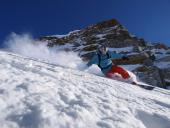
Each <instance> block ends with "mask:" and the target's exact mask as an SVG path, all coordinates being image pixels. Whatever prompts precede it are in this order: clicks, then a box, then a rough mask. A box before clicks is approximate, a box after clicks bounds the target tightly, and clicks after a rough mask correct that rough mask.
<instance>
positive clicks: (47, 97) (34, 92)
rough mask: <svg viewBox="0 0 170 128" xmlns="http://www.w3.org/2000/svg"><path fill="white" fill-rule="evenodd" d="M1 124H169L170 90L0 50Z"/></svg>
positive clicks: (67, 127) (160, 127)
mask: <svg viewBox="0 0 170 128" xmlns="http://www.w3.org/2000/svg"><path fill="white" fill-rule="evenodd" d="M0 75H1V77H0V83H1V84H0V124H1V128H103V127H104V128H114V127H115V128H169V127H170V101H169V99H170V92H169V91H167V90H166V91H165V90H163V89H162V90H161V89H157V90H153V91H147V90H143V89H141V88H138V87H136V86H133V85H130V84H125V83H122V82H118V81H115V80H110V79H107V78H103V77H99V76H95V75H93V74H89V73H86V72H82V71H77V70H73V69H68V68H67V69H66V68H64V67H59V66H55V65H52V64H47V63H42V62H38V61H35V60H31V59H28V58H24V57H22V56H18V55H14V54H11V53H8V52H2V51H0Z"/></svg>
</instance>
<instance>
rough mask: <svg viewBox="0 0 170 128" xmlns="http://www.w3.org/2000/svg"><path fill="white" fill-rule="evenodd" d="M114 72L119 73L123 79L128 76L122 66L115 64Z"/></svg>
mask: <svg viewBox="0 0 170 128" xmlns="http://www.w3.org/2000/svg"><path fill="white" fill-rule="evenodd" d="M115 72H116V73H118V74H120V75H121V76H122V77H123V78H124V79H128V78H130V75H129V73H128V72H127V71H126V70H125V69H123V68H122V67H119V66H115Z"/></svg>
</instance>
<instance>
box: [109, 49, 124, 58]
mask: <svg viewBox="0 0 170 128" xmlns="http://www.w3.org/2000/svg"><path fill="white" fill-rule="evenodd" d="M109 55H110V57H111V59H121V58H122V57H123V56H124V55H122V54H117V53H114V52H110V51H109Z"/></svg>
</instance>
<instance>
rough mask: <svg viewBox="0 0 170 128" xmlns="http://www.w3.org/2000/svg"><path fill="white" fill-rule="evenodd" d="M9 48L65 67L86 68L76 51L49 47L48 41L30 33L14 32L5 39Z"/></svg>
mask: <svg viewBox="0 0 170 128" xmlns="http://www.w3.org/2000/svg"><path fill="white" fill-rule="evenodd" d="M5 44H6V46H7V49H8V50H9V51H12V52H14V53H17V54H21V55H23V56H26V57H29V58H34V59H38V60H42V61H46V62H49V63H53V64H56V65H60V66H63V67H69V68H74V69H78V70H84V69H85V67H86V64H85V63H84V62H83V61H82V59H81V58H80V57H79V56H78V55H77V53H75V52H65V51H61V50H59V49H60V48H59V47H57V46H56V47H54V48H48V47H47V42H42V41H38V40H35V39H33V37H32V36H31V35H30V34H21V35H18V34H16V33H12V34H11V35H10V36H9V37H8V38H7V40H6V41H5Z"/></svg>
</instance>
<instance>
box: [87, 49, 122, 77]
mask: <svg viewBox="0 0 170 128" xmlns="http://www.w3.org/2000/svg"><path fill="white" fill-rule="evenodd" d="M107 52H108V55H109V57H108V55H107V54H105V55H104V54H101V53H100V52H99V51H98V52H97V53H96V54H95V55H94V56H93V57H92V59H91V60H90V61H89V62H88V63H87V66H88V67H90V66H91V65H92V64H97V65H100V69H101V71H102V72H103V73H104V74H106V73H107V72H108V71H109V70H110V69H111V67H112V59H120V58H122V57H123V55H121V54H117V53H114V52H111V51H107ZM98 54H99V56H98ZM99 57H100V60H99ZM99 61H100V64H99Z"/></svg>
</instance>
